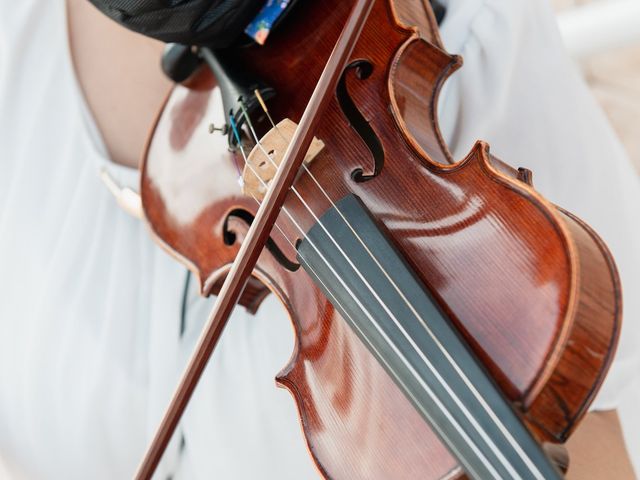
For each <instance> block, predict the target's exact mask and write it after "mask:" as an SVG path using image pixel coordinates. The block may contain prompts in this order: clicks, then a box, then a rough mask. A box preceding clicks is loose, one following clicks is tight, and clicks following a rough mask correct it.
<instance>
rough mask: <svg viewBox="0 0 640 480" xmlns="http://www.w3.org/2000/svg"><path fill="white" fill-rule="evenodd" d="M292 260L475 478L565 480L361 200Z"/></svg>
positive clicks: (311, 236)
mask: <svg viewBox="0 0 640 480" xmlns="http://www.w3.org/2000/svg"><path fill="white" fill-rule="evenodd" d="M298 259H299V261H300V263H301V264H302V266H303V268H304V269H305V271H306V272H307V273H308V274H309V275H310V276H311V278H312V279H313V280H314V282H315V283H316V285H317V286H318V287H319V288H320V289H321V290H323V292H324V293H325V295H326V296H327V298H328V299H329V300H330V301H331V303H332V304H333V305H334V307H335V308H336V309H337V310H338V311H339V312H340V313H341V316H342V317H343V319H344V320H345V321H346V322H347V323H348V324H349V325H350V327H351V328H352V329H353V330H354V332H355V333H356V334H357V335H358V336H359V338H360V339H361V340H362V342H363V343H364V344H365V345H366V346H367V348H368V349H369V350H370V352H371V353H372V354H373V355H374V357H375V358H376V359H377V360H378V362H380V364H381V365H382V366H383V367H384V368H385V370H386V371H387V373H388V374H389V375H390V376H391V378H393V380H394V382H395V383H396V384H397V385H398V387H399V388H400V389H401V390H402V392H403V393H404V394H405V396H406V398H407V399H408V400H409V401H410V402H411V403H412V404H413V406H414V407H415V408H416V410H417V411H418V412H419V413H420V414H421V415H422V417H423V418H424V420H425V421H427V422H428V423H429V424H430V426H431V428H432V429H433V430H434V432H435V433H437V434H438V436H439V437H440V439H441V440H442V441H443V443H444V444H445V445H447V447H448V448H449V450H450V451H451V453H452V455H454V456H455V457H456V458H457V459H458V461H459V462H460V464H461V465H462V467H463V468H464V469H465V471H466V472H467V474H468V475H469V476H470V477H472V478H477V479H487V478H500V479H508V478H518V479H520V478H522V479H540V480H542V479H545V480H547V479H554V478H562V477H561V475H560V473H559V472H558V471H557V470H556V468H555V466H554V465H553V464H552V462H551V461H550V460H549V459H548V457H547V456H546V455H545V453H544V452H543V450H542V448H541V446H540V445H539V444H538V442H537V441H536V440H535V439H534V438H533V436H532V435H531V433H530V432H529V430H528V429H527V428H526V427H525V425H524V424H523V423H522V421H521V420H520V418H519V416H518V414H517V413H516V412H515V411H514V410H513V408H512V406H511V405H510V403H509V402H508V400H507V399H506V398H505V397H504V395H503V394H502V392H501V391H500V390H499V389H498V387H497V386H496V385H495V384H494V382H493V381H492V379H491V378H490V377H489V376H488V375H487V374H486V373H485V371H484V368H483V367H482V365H481V364H480V362H479V361H478V360H477V359H476V358H475V356H474V355H473V354H472V353H471V351H470V349H469V348H468V347H467V345H466V344H465V342H464V340H463V339H462V338H461V337H460V335H459V334H458V332H457V331H456V330H455V328H454V327H453V326H452V325H451V322H450V321H449V319H448V318H447V317H446V315H444V314H443V312H442V311H441V310H440V309H439V307H438V305H437V303H436V302H435V301H434V300H433V298H431V296H430V295H429V293H428V292H427V291H426V290H425V289H424V287H423V286H422V284H421V282H420V281H419V280H418V279H417V276H416V275H415V273H414V272H412V271H411V268H410V267H409V266H408V265H407V263H406V262H405V261H404V260H403V258H402V257H401V255H400V254H399V253H398V252H397V251H396V250H395V248H394V247H393V246H392V245H391V243H390V242H389V241H388V239H387V238H386V237H385V235H384V233H383V232H382V231H381V229H380V228H379V227H378V225H377V224H376V223H375V222H374V221H373V220H372V218H371V216H370V215H369V213H368V211H367V210H366V207H365V206H364V205H363V204H362V203H361V202H360V200H359V199H358V198H357V197H356V196H354V195H349V196H347V197H345V198H343V199H342V200H341V201H339V202H337V203H336V204H335V206H334V207H333V208H331V209H330V210H329V211H328V212H326V213H325V214H324V215H323V216H322V217H321V218H320V220H319V221H318V223H317V224H316V225H315V226H314V227H313V228H312V229H311V230H310V231H309V232H308V234H307V236H306V238H305V239H304V240H303V241H302V243H301V244H300V246H299V248H298Z"/></svg>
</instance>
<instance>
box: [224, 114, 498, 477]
mask: <svg viewBox="0 0 640 480" xmlns="http://www.w3.org/2000/svg"><path fill="white" fill-rule="evenodd" d="M231 124H232V125H231V126H232V129H233V131H234V135H235V137H236V140H237V142H238V147H239V149H240V152H241V154H242V157H243V159H244V162H245V165H247V166H248V167H249V169H250V170H251V171H252V173H253V174H254V175H256V177H258V179H259V181H260V182H261V183H262V185H263V186H264V187H265V188H267V187H268V185H267V184H266V182H264V180H263V179H262V178H261V177H260V176H259V175H258V172H256V171H255V169H254V167H253V166H252V165H251V163H250V162H249V161H248V157H247V155H246V153H245V151H244V148H243V145H242V142H241V139H240V135H239V132H238V129H237V126H236V124H235V121H234V120H233V119H231ZM251 196H252V197H253V199H254V200H255V202H256V203H257V204H258V205H260V201H259V200H258V199H257V198H256V197H255V196H254V195H253V192H252V193H251ZM282 211H283V212H284V213H285V214H286V215H287V216H288V217H289V219H290V220H291V222H292V223H293V224H294V225H295V227H296V228H297V229H298V231H299V232H300V234H301V235H302V236H303V237H304V236H305V233H304V230H303V228H302V226H301V225H300V224H299V223H298V222H297V221H296V220H295V219H294V218H293V216H292V215H291V214H290V212H289V211H288V209H287V208H286V207H284V206H283V207H282ZM274 225H275V226H276V227H277V228H278V230H279V231H280V233H281V234H282V235H283V237H284V238H285V239H286V240H287V242H288V243H289V245H291V247H293V248H294V249H295V245H294V244H293V242H292V241H291V240H290V239H289V238H288V237H287V236H286V235H285V233H284V231H283V230H282V229H281V228H280V226H279V225H278V224H277V222H275V223H274ZM307 241H308V242H309V245H310V246H311V247H312V248H313V249H314V250H315V251H316V253H317V254H318V255H319V256H320V258H321V259H322V261H323V262H324V263H325V264H326V265H327V267H328V268H329V269H330V270H331V271H332V273H333V274H334V275H335V276H336V278H337V279H338V281H339V282H340V283H341V284H342V286H343V287H344V288H345V289H346V290H347V292H348V294H349V295H350V296H351V297H353V299H354V300H355V302H356V303H357V304H358V306H359V307H360V309H361V310H362V311H363V313H364V314H365V315H366V316H367V318H369V320H370V321H371V323H372V324H373V325H374V326H375V328H376V329H377V330H378V332H379V333H380V335H381V336H382V337H383V338H384V339H385V341H386V342H387V343H388V344H389V345H390V347H391V348H392V349H393V350H394V352H395V353H396V355H397V356H398V358H400V360H401V361H402V362H403V363H404V364H405V366H406V367H407V369H409V370H410V371H411V373H412V375H413V376H414V378H415V379H416V380H417V381H418V382H419V383H420V385H421V387H422V388H423V390H425V392H426V393H427V394H428V395H429V397H430V398H431V399H432V400H433V402H434V403H435V404H436V405H437V406H438V407H439V408H440V410H441V411H442V412H443V413H444V415H445V416H446V417H447V418H448V420H449V422H450V423H451V424H452V425H453V426H454V428H456V430H457V431H458V433H459V434H460V435H461V436H462V437H463V439H464V440H465V441H466V442H467V444H468V445H469V447H470V448H471V449H472V450H473V451H474V453H476V455H477V456H478V458H479V459H480V460H481V462H482V463H483V464H484V465H485V466H486V468H487V469H488V470H490V471H491V472H492V474H493V475H494V478H496V479H499V478H500V476H499V474H498V472H497V471H496V470H495V468H494V467H493V465H492V464H491V462H490V461H489V460H488V459H487V458H486V457H485V456H484V455H483V454H482V452H481V451H480V450H479V449H478V447H477V445H475V443H474V442H473V440H472V439H471V438H469V436H468V434H467V433H466V432H465V431H464V429H463V428H462V427H461V426H460V424H459V423H458V421H457V420H456V419H455V418H454V417H453V416H452V414H451V412H450V411H449V410H448V409H447V408H446V406H445V405H444V404H443V403H442V401H441V400H440V399H439V398H438V397H437V396H436V395H435V393H434V392H433V391H432V390H431V389H430V388H429V386H428V385H427V384H426V383H425V382H424V380H423V379H422V378H420V376H419V374H418V372H416V371H415V368H414V367H413V366H412V365H411V364H410V363H409V361H408V360H407V359H406V357H405V356H404V355H403V354H402V352H400V350H399V348H398V347H397V346H396V345H395V344H394V343H393V341H392V340H391V339H390V338H389V336H388V335H387V333H386V332H384V330H383V329H382V327H380V325H379V324H378V323H377V322H376V320H375V318H374V317H373V315H372V314H371V313H370V312H369V311H368V310H367V308H366V307H365V306H364V305H362V303H361V302H360V300H359V299H358V298H357V297H356V296H355V294H354V293H353V292H352V291H351V289H350V288H349V286H348V285H346V284H345V282H344V280H343V279H342V278H340V277H339V275H338V274H337V273H336V271H335V270H334V269H333V267H332V266H331V265H330V263H329V261H328V260H327V259H326V258H325V257H324V255H323V254H322V252H320V250H319V249H318V247H317V246H316V245H315V244H314V242H313V241H312V240H311V239H310V238H307ZM297 254H298V255H299V256H300V258H302V260H303V261H304V260H305V259H304V257H303V255H302V254H301V253H300V252H297ZM307 264H308V265H309V263H308V262H307ZM309 268H310V269H311V270H312V271H313V274H314V275H315V276H316V278H318V280H319V281H320V283H322V285H323V286H324V287H325V289H327V286H326V285H325V284H324V282H322V280H321V279H320V277H319V276H318V275H317V274H316V273H315V271H314V270H313V268H312V267H311V266H310V265H309ZM327 291H328V292H329V290H328V289H327ZM330 295H331V297H332V298H333V299H334V301H336V303H337V304H338V306H339V307H340V308H342V307H341V305H340V303H339V302H338V301H337V299H336V298H335V297H334V296H333V294H331V293H330ZM343 310H344V309H343ZM347 316H349V315H348V314H347ZM349 318H350V319H351V321H352V323H353V325H354V327H355V328H356V329H357V330H358V331H359V332H360V334H361V335H362V338H366V336H365V335H364V332H362V330H361V329H360V327H358V326H357V324H356V323H355V322H354V321H353V319H352V318H351V317H350V316H349ZM366 342H367V344H369V345H370V346H371V348H372V349H373V350H374V351H375V352H376V353H377V354H378V356H379V358H380V359H381V361H382V362H383V363H384V364H385V365H387V367H388V368H389V370H390V371H391V372H392V374H393V376H394V377H395V378H396V379H397V380H398V381H399V382H400V383H401V384H402V385H403V386H405V388H406V385H405V384H404V383H403V382H402V380H401V378H400V376H399V375H398V373H397V372H396V371H395V370H394V369H393V368H391V366H390V365H389V363H388V362H387V361H386V360H384V357H383V356H382V355H381V354H380V352H379V351H378V350H377V349H376V347H375V345H373V344H372V343H371V341H370V340H369V339H366ZM407 392H408V394H409V395H410V396H411V397H412V398H413V400H414V402H416V404H417V405H418V408H419V409H420V410H421V411H422V412H423V413H424V414H425V416H426V417H427V418H429V419H430V420H431V421H432V424H433V425H434V428H435V429H436V430H438V432H439V433H440V434H441V435H442V436H443V437H444V438H445V439H447V440H448V442H449V445H450V446H451V448H452V450H454V453H457V454H458V458H463V457H462V455H461V454H460V452H459V451H458V450H457V449H456V448H455V446H454V443H453V442H452V441H451V440H450V438H449V437H447V435H446V433H445V432H444V431H442V430H441V429H440V428H439V427H438V426H437V424H436V423H435V422H434V421H433V419H432V417H431V416H430V415H429V413H428V411H426V410H425V409H424V407H423V406H422V405H421V403H420V402H419V401H418V399H416V398H415V397H413V395H412V394H411V393H410V392H409V391H408V390H407ZM467 468H468V469H469V470H471V472H469V473H473V474H474V478H481V477H480V476H479V475H477V474H476V473H475V472H474V471H473V468H472V467H471V466H467Z"/></svg>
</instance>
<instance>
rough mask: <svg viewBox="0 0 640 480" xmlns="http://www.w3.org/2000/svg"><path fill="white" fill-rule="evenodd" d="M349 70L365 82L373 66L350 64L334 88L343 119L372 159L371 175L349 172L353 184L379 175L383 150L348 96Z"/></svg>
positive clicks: (354, 171) (359, 62) (358, 63)
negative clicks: (357, 136) (360, 140)
mask: <svg viewBox="0 0 640 480" xmlns="http://www.w3.org/2000/svg"><path fill="white" fill-rule="evenodd" d="M350 70H355V73H356V76H357V77H358V79H359V80H366V79H367V78H369V77H370V76H371V74H372V73H373V64H372V63H371V62H369V61H368V60H356V61H354V62H351V63H350V64H349V65H347V67H346V68H345V69H344V71H343V72H342V76H341V77H340V82H338V87H337V88H336V96H337V98H338V103H339V104H340V108H341V109H342V113H344V115H345V117H347V119H348V120H349V125H350V126H351V127H352V128H353V129H354V130H355V131H356V133H357V134H358V135H359V136H360V138H362V141H363V142H364V143H365V145H366V146H367V148H369V151H370V152H371V155H372V157H373V173H372V174H370V175H365V173H364V170H363V169H362V168H356V169H355V170H353V171H352V172H351V178H352V179H353V180H354V181H355V182H358V183H361V182H366V181H367V180H371V179H372V178H375V177H377V176H378V175H379V174H380V172H381V171H382V167H383V165H384V149H383V148H382V143H381V142H380V139H379V138H378V136H377V135H376V132H374V131H373V128H371V125H369V122H368V121H367V119H366V118H364V116H363V115H362V113H360V110H358V107H357V106H356V104H355V103H354V101H353V99H352V98H351V95H350V94H349V90H348V89H347V74H348V73H349V71H350Z"/></svg>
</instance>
